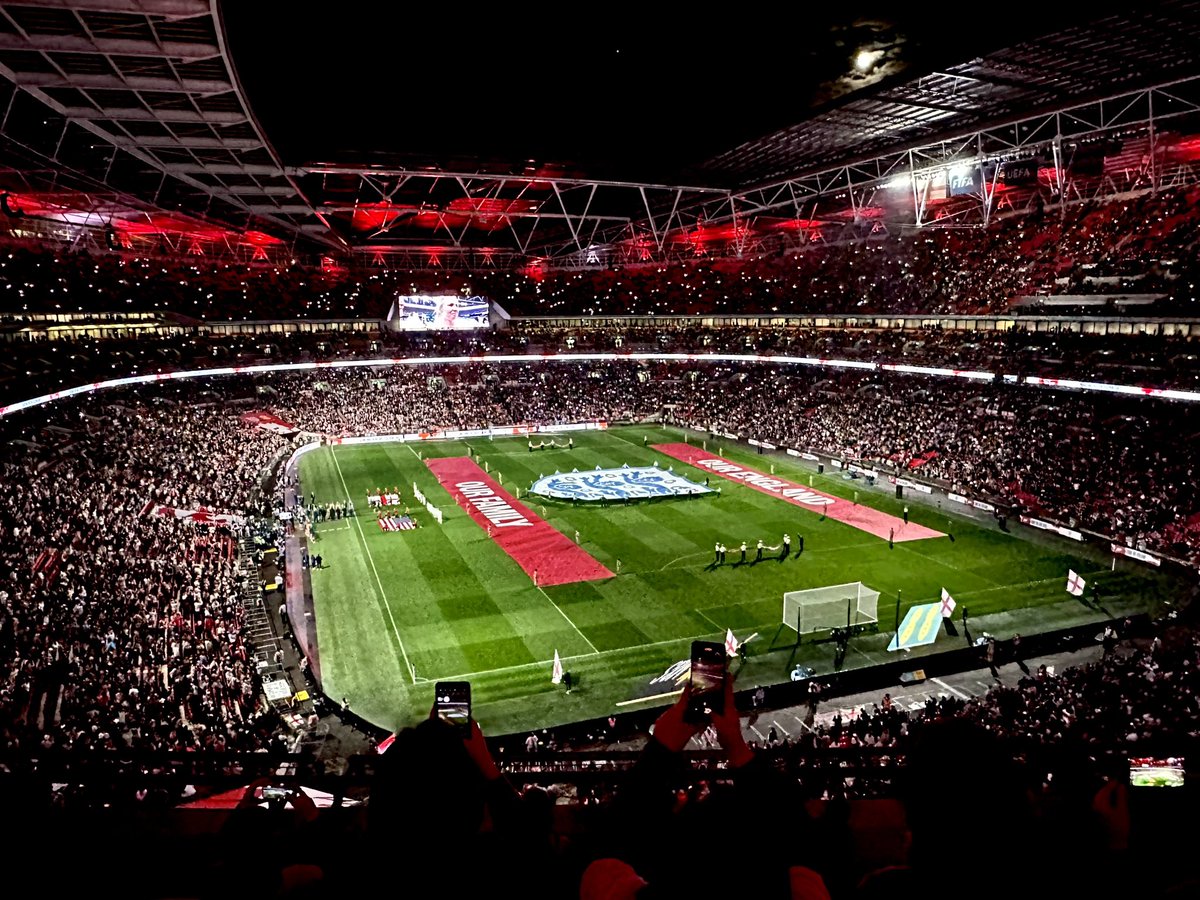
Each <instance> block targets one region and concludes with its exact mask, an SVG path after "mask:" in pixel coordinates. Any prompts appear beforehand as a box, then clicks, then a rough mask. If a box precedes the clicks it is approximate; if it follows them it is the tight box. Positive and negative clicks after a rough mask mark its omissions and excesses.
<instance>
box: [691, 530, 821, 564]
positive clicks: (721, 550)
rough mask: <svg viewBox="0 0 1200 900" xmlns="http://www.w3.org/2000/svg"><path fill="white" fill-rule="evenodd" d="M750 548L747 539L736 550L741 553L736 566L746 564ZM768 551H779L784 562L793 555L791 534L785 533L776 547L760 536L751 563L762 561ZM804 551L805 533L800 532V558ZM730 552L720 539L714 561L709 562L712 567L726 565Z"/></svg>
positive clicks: (798, 541) (798, 553) (779, 558)
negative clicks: (769, 544)
mask: <svg viewBox="0 0 1200 900" xmlns="http://www.w3.org/2000/svg"><path fill="white" fill-rule="evenodd" d="M748 550H749V545H748V544H747V543H746V542H745V541H742V543H741V546H739V547H738V548H737V549H736V550H735V551H734V552H735V553H737V554H739V556H738V560H737V562H735V563H734V565H735V566H741V565H745V564H746V562H747V560H746V553H747V551H748ZM767 551H769V552H771V553H775V552H778V553H779V556H778V557H777V559H778V560H779V561H780V562H782V561H783V560H785V559H787V558H788V557H789V556H791V555H792V536H791V535H790V534H786V533H785V534H784V536H783V541H782V542H780V543H779V544H777V545H775V546H774V547H768V546H767V545H766V544H765V543H764V542H763V540H762V538H759V539H758V543H757V545H756V546H755V548H754V559H753V560H752V561H751V562H750V564H751V565H754V563H760V562H762V561H763V558H764V553H765V552H767ZM803 552H804V535H802V534H798V535H796V558H797V559H799V558H800V554H801V553H803ZM728 553H729V549H728V548H727V547H726V546H725V545H724V544H723V543H721V542H720V541H717V543H716V545H715V546H714V547H713V561H712V562H711V563H710V564H709V566H710V568H715V567H716V566H723V565H725V557H726V555H727V554H728Z"/></svg>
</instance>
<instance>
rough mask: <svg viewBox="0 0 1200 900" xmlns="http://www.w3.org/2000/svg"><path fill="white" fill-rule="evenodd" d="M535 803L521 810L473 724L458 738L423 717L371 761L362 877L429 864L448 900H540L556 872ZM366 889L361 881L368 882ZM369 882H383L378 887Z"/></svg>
mask: <svg viewBox="0 0 1200 900" xmlns="http://www.w3.org/2000/svg"><path fill="white" fill-rule="evenodd" d="M539 810H541V804H536V803H535V804H527V803H526V801H525V800H524V799H523V798H522V796H521V795H519V794H518V793H517V791H516V790H514V788H513V787H512V785H511V784H510V783H509V782H508V780H507V779H506V778H505V777H504V776H503V775H502V774H501V772H500V770H499V768H498V767H497V766H496V763H495V760H494V759H493V758H492V754H491V751H490V750H489V749H488V746H487V742H486V740H485V739H484V737H483V733H482V731H480V729H479V725H478V723H476V722H475V720H474V719H472V720H471V730H470V734H469V735H467V736H466V737H465V738H464V737H463V736H462V735H461V733H460V732H458V731H456V730H455V728H454V727H453V726H451V725H449V724H448V723H446V722H445V721H443V720H441V719H439V718H437V717H435V716H434V715H432V714H431V716H430V718H428V719H426V720H424V721H422V722H421V723H420V724H418V725H416V726H415V727H412V728H406V729H404V730H403V731H401V732H399V733H398V734H397V735H396V739H395V741H394V742H393V743H392V746H390V747H389V748H388V749H387V752H386V753H384V754H383V756H382V757H380V759H379V763H378V765H377V767H376V770H375V777H374V779H373V782H372V787H371V797H370V805H369V810H368V819H367V823H368V832H369V836H370V841H369V846H370V847H371V848H372V849H371V853H370V854H369V856H370V861H371V863H372V867H369V868H371V871H370V872H369V873H368V872H364V875H365V876H366V877H368V878H370V877H372V876H373V877H375V878H377V879H383V878H385V877H391V878H394V877H395V873H397V872H398V871H403V870H404V868H405V867H419V866H424V867H428V866H431V865H432V866H433V867H434V872H435V873H436V874H435V876H434V877H435V878H436V879H439V880H442V882H443V883H442V884H441V886H440V888H439V890H441V891H444V892H446V893H447V894H448V895H453V896H488V895H495V896H505V895H507V896H512V895H515V894H516V893H517V892H518V890H520V891H532V892H533V893H535V894H537V895H542V896H548V895H549V893H548V892H549V891H552V890H553V889H554V888H555V887H556V885H555V879H556V878H557V877H558V876H559V874H560V873H559V872H558V871H557V869H556V867H555V866H554V865H553V860H552V859H551V858H550V855H549V843H548V841H547V840H546V839H545V836H544V835H538V834H536V833H535V828H536V827H538V823H540V824H541V826H544V825H546V823H547V821H548V820H547V818H546V817H545V816H544V815H542V814H539V813H538V811H539ZM368 883H369V882H368ZM376 883H377V884H383V883H385V881H383V880H377V881H376Z"/></svg>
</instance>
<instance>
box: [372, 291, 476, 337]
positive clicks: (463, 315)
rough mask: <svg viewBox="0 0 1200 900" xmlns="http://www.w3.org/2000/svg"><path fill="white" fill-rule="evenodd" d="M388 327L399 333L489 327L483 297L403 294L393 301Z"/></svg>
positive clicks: (467, 329)
mask: <svg viewBox="0 0 1200 900" xmlns="http://www.w3.org/2000/svg"><path fill="white" fill-rule="evenodd" d="M391 323H392V326H393V327H394V328H398V329H399V330H401V331H469V330H471V329H474V328H487V327H488V301H487V299H486V298H484V297H459V296H456V295H454V294H445V295H441V296H437V295H431V294H406V295H403V296H400V297H397V298H396V305H395V306H394V307H393V308H392V316H391Z"/></svg>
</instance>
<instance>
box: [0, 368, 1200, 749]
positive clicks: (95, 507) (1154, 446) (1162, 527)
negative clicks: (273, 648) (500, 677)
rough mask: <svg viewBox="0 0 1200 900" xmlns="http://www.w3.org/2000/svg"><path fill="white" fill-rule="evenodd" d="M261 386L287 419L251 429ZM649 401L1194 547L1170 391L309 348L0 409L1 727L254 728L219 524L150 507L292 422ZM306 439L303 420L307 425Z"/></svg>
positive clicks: (788, 442)
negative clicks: (331, 357) (1123, 394)
mask: <svg viewBox="0 0 1200 900" xmlns="http://www.w3.org/2000/svg"><path fill="white" fill-rule="evenodd" d="M262 407H266V408H269V409H270V410H271V411H272V412H273V413H274V414H275V415H276V416H278V418H279V419H280V420H282V421H283V422H286V423H288V424H291V425H293V426H294V427H295V428H296V430H297V434H296V435H292V436H285V435H280V434H276V433H273V432H271V431H266V430H263V429H259V428H255V427H252V426H251V425H249V424H247V423H245V422H243V421H242V419H241V417H240V415H239V412H243V411H245V410H246V409H248V408H262ZM664 412H665V413H666V414H667V415H668V417H670V418H672V419H674V420H675V421H677V422H679V423H683V424H688V425H691V426H694V427H697V428H701V429H703V430H705V431H706V432H707V431H715V432H731V433H737V434H740V435H741V436H742V437H756V438H759V439H762V440H769V441H771V442H773V443H777V444H779V445H781V446H790V447H795V448H800V449H811V450H818V451H821V452H824V453H828V454H831V455H834V456H837V457H839V458H843V459H853V460H858V461H860V462H862V463H864V464H868V465H879V466H886V467H889V468H891V469H892V470H895V471H900V472H903V473H905V474H907V475H910V476H912V477H917V478H925V479H931V480H933V481H935V482H937V483H941V484H943V485H945V486H947V487H950V488H952V489H955V490H958V491H961V492H964V493H969V494H972V495H974V496H980V497H984V498H988V499H991V500H993V501H994V502H997V503H998V504H1002V505H1003V506H1004V508H1006V509H1008V508H1012V509H1016V510H1025V511H1029V512H1031V513H1034V514H1037V515H1043V516H1047V517H1052V518H1056V519H1057V520H1059V521H1063V522H1064V523H1066V524H1070V525H1074V526H1078V527H1086V528H1089V529H1094V530H1096V531H1098V532H1100V533H1102V534H1108V535H1112V536H1114V537H1115V538H1116V539H1118V540H1123V541H1125V542H1127V543H1128V544H1130V545H1131V546H1137V547H1139V548H1142V549H1145V550H1149V551H1152V552H1164V551H1165V552H1168V553H1170V554H1173V555H1177V556H1180V557H1184V558H1195V557H1196V556H1197V552H1198V550H1200V548H1197V546H1196V542H1195V537H1196V529H1195V522H1196V521H1197V514H1198V513H1200V497H1197V495H1196V488H1195V477H1194V476H1195V458H1194V452H1193V451H1192V449H1191V448H1192V447H1193V446H1194V442H1193V441H1191V440H1189V439H1187V437H1186V436H1188V435H1191V434H1194V433H1200V422H1197V421H1194V420H1195V418H1196V417H1195V415H1193V411H1192V410H1191V409H1190V407H1178V406H1175V405H1169V404H1164V403H1159V402H1155V401H1149V400H1139V399H1123V398H1112V399H1107V400H1102V401H1098V400H1097V399H1096V398H1094V397H1087V396H1084V395H1077V394H1076V395H1072V394H1061V393H1054V394H1048V393H1045V392H1040V391H1033V390H1031V389H1028V388H1021V387H1015V386H1003V385H1000V386H996V385H975V384H963V383H959V382H950V381H939V382H936V383H935V382H925V381H914V380H911V379H907V380H906V379H905V377H904V376H886V377H884V376H881V375H879V374H876V373H867V374H859V373H853V372H852V373H843V374H840V375H838V376H836V377H834V378H829V377H828V376H827V374H826V373H824V372H820V371H816V372H814V371H811V370H809V371H804V372H801V373H797V372H796V371H794V370H768V369H764V368H762V367H757V368H756V367H750V366H747V367H737V366H727V365H699V364H686V363H678V364H667V363H657V364H645V365H644V364H638V363H635V362H632V361H630V362H622V363H613V364H600V365H596V364H593V365H585V364H565V363H564V364H556V363H547V362H537V363H528V364H510V365H481V364H472V365H464V366H457V367H439V368H436V369H435V368H429V369H427V368H425V367H419V368H403V369H389V370H385V371H374V370H372V371H364V370H336V369H332V370H323V371H319V372H315V373H290V374H284V375H275V376H270V377H261V378H258V379H253V380H251V379H248V378H245V377H240V378H239V377H232V378H226V379H216V380H213V381H211V382H210V383H207V384H203V383H194V384H193V383H187V384H170V385H160V386H153V387H147V388H144V389H141V390H137V391H129V392H124V393H114V394H113V395H111V396H109V395H98V396H96V397H94V398H91V399H90V400H88V401H84V402H83V403H81V404H80V405H77V406H71V405H65V406H63V407H62V408H61V409H55V408H51V409H50V410H49V412H47V411H46V410H42V411H37V412H33V413H29V414H25V415H23V416H22V415H18V416H16V417H13V418H12V419H10V420H8V421H6V423H5V424H6V433H7V436H8V438H9V442H8V444H7V447H6V449H5V452H4V455H3V458H2V461H0V465H2V466H3V473H2V474H3V477H2V478H0V567H2V568H0V584H2V585H3V598H2V600H0V649H2V651H3V655H2V658H0V662H2V663H3V665H4V669H5V671H4V677H3V678H0V703H2V705H3V713H2V715H0V721H2V722H3V725H4V728H5V730H6V735H5V736H6V738H7V740H8V741H10V742H12V741H17V742H19V743H21V744H25V745H27V744H29V743H37V744H41V745H43V746H108V747H121V746H133V747H160V748H161V747H167V748H178V747H187V746H196V747H210V746H226V747H232V746H238V747H246V746H249V745H253V744H255V742H257V741H260V740H263V739H267V737H266V735H268V734H269V728H267V729H265V733H264V729H262V728H259V727H258V726H257V725H256V722H257V721H258V717H259V716H260V715H261V714H262V713H263V709H262V707H261V705H260V704H259V702H258V700H257V691H256V685H255V681H254V677H255V664H254V648H253V646H252V642H250V641H249V640H248V638H247V636H246V634H245V633H244V630H243V625H242V615H243V613H242V608H241V605H240V602H239V599H238V598H239V593H238V587H239V585H238V584H237V579H236V576H235V570H234V565H233V545H234V543H235V540H236V534H231V533H229V532H228V530H226V531H220V530H214V529H212V528H211V527H207V526H201V527H197V526H196V525H194V524H192V523H191V522H189V521H186V520H182V519H176V518H175V517H173V516H159V515H153V514H152V513H153V511H154V510H155V509H157V508H158V507H159V506H167V507H172V508H179V509H185V510H187V509H197V508H200V507H207V508H211V509H213V510H216V511H219V512H229V513H235V514H248V513H249V514H254V513H266V512H268V511H269V510H270V508H271V484H270V473H271V471H272V470H273V467H274V466H275V464H277V463H278V462H279V461H280V460H281V459H282V457H283V455H284V454H285V453H286V452H287V451H288V450H289V449H290V448H291V447H293V446H295V444H296V442H297V441H298V440H301V439H303V438H301V437H300V436H299V434H300V433H305V434H308V435H310V436H312V435H322V434H324V435H334V436H346V435H367V434H387V433H406V432H419V431H429V430H433V429H437V428H455V427H463V428H471V427H479V426H484V425H515V424H525V423H544V424H554V423H562V422H567V421H580V420H604V421H625V420H638V419H643V418H645V417H650V416H656V415H658V414H662V413H664ZM310 439H311V438H310Z"/></svg>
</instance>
